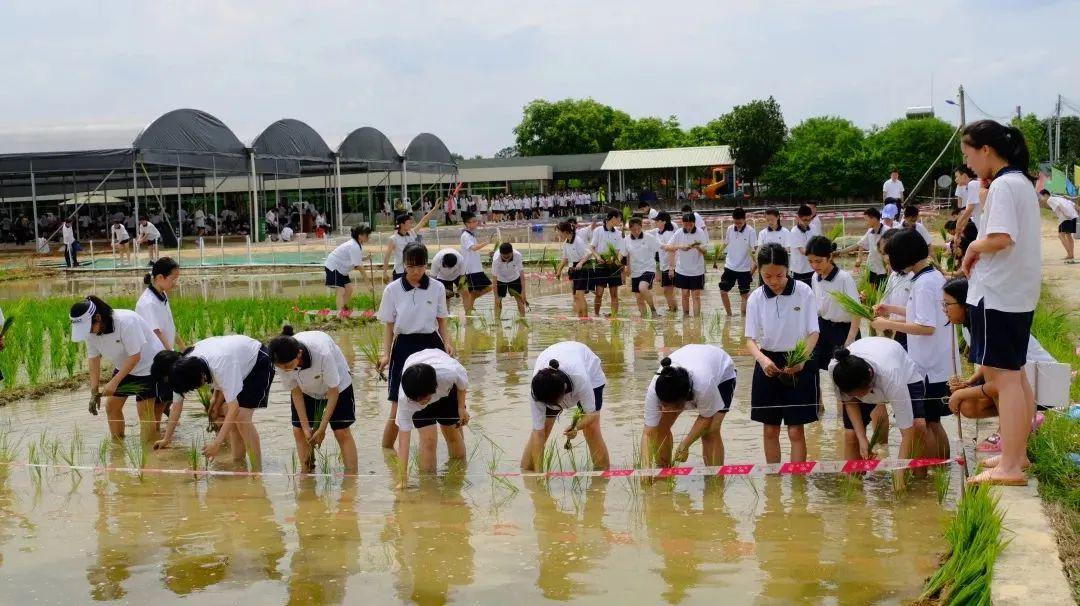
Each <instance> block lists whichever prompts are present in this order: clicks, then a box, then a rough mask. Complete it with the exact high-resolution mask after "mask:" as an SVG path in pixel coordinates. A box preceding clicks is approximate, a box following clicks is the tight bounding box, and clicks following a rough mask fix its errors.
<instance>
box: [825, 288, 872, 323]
mask: <svg viewBox="0 0 1080 606" xmlns="http://www.w3.org/2000/svg"><path fill="white" fill-rule="evenodd" d="M829 295H830V296H831V297H832V298H833V299H834V300H836V303H837V304H838V305H840V307H841V308H843V310H844V311H846V312H847V313H848V314H850V315H851V316H853V317H855V318H862V319H864V320H868V321H870V322H873V321H874V308H873V307H870V306H869V305H867V304H865V303H863V302H862V301H859V300H858V299H856V298H854V297H852V296H851V295H849V294H847V293H845V292H843V291H839V290H834V291H832V292H830V293H829Z"/></svg>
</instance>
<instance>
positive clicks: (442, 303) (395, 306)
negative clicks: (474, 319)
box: [376, 274, 450, 335]
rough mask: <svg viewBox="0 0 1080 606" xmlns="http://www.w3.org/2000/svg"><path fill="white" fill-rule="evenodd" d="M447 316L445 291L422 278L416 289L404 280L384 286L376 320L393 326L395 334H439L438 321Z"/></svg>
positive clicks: (443, 288)
mask: <svg viewBox="0 0 1080 606" xmlns="http://www.w3.org/2000/svg"><path fill="white" fill-rule="evenodd" d="M448 315H450V314H449V312H448V311H447V309H446V287H445V286H443V285H442V283H441V282H439V281H438V280H432V279H431V278H429V277H428V275H427V274H424V277H423V278H420V287H419V288H414V287H413V285H412V284H409V281H408V280H406V279H405V278H403V277H402V278H398V279H397V280H394V281H393V282H391V283H389V284H387V285H386V288H384V289H383V295H382V301H380V302H379V313H378V314H376V317H377V318H379V321H380V322H383V323H386V324H390V323H393V325H394V334H398V335H401V334H405V335H409V334H430V333H433V332H436V331H438V330H439V322H438V320H437V319H438V318H445V317H446V316H448Z"/></svg>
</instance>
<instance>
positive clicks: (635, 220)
mask: <svg viewBox="0 0 1080 606" xmlns="http://www.w3.org/2000/svg"><path fill="white" fill-rule="evenodd" d="M635 225H641V217H630V227H633V226H635Z"/></svg>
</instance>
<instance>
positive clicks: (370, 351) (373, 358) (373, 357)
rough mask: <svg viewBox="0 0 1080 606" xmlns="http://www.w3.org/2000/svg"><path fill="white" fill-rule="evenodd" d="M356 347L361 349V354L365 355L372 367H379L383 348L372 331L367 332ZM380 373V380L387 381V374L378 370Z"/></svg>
mask: <svg viewBox="0 0 1080 606" xmlns="http://www.w3.org/2000/svg"><path fill="white" fill-rule="evenodd" d="M356 347H357V349H359V350H360V354H361V355H363V356H364V359H365V360H367V362H368V364H370V365H371V367H372V368H378V366H379V360H380V359H381V358H382V349H381V344H380V343H379V339H378V337H376V336H375V335H373V334H371V333H370V332H365V333H364V335H363V336H362V337H361V338H360V342H359V343H358V344H357V346H356ZM378 373H379V380H380V381H386V374H385V373H383V371H381V370H380V371H378Z"/></svg>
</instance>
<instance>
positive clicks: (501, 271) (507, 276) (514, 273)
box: [491, 250, 525, 283]
mask: <svg viewBox="0 0 1080 606" xmlns="http://www.w3.org/2000/svg"><path fill="white" fill-rule="evenodd" d="M524 269H525V262H524V261H523V260H522V258H521V251H520V250H515V251H514V252H513V254H512V255H511V258H510V261H509V262H507V261H503V260H502V255H501V254H500V253H499V251H498V250H496V251H495V254H494V255H492V256H491V275H493V276H495V279H496V280H497V281H499V282H503V283H506V282H513V281H514V280H517V279H518V278H520V277H521V272H522V271H524Z"/></svg>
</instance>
